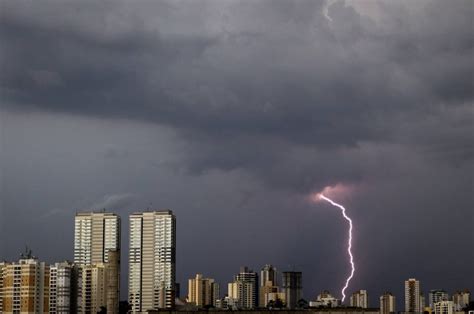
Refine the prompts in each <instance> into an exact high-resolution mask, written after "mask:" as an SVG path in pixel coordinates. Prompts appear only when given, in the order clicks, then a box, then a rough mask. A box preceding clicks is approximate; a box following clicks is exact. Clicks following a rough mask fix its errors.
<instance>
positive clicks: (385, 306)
mask: <svg viewBox="0 0 474 314" xmlns="http://www.w3.org/2000/svg"><path fill="white" fill-rule="evenodd" d="M391 313H395V296H393V295H392V294H391V293H390V292H385V293H384V294H383V295H381V296H380V314H391Z"/></svg>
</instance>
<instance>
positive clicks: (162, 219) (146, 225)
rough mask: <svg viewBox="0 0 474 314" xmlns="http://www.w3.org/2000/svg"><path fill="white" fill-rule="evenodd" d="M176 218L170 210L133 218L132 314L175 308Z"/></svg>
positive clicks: (130, 255)
mask: <svg viewBox="0 0 474 314" xmlns="http://www.w3.org/2000/svg"><path fill="white" fill-rule="evenodd" d="M175 281H176V217H175V216H174V215H173V212H172V211H171V210H164V211H150V212H143V213H134V214H132V215H130V251H129V281H128V284H129V287H128V294H129V295H128V298H129V303H130V305H131V307H132V312H134V313H137V312H146V311H147V310H154V309H160V308H173V307H174V305H175Z"/></svg>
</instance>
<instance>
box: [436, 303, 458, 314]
mask: <svg viewBox="0 0 474 314" xmlns="http://www.w3.org/2000/svg"><path fill="white" fill-rule="evenodd" d="M434 313H435V314H453V313H454V302H453V301H440V302H437V303H435V304H434Z"/></svg>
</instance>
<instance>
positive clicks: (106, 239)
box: [74, 212, 120, 265]
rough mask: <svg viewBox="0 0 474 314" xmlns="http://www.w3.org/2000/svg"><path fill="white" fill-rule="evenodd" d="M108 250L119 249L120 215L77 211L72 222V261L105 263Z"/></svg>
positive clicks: (87, 263)
mask: <svg viewBox="0 0 474 314" xmlns="http://www.w3.org/2000/svg"><path fill="white" fill-rule="evenodd" d="M109 250H120V217H119V216H118V215H116V214H114V213H106V212H88V213H77V214H76V217H75V223H74V263H75V264H77V265H91V264H95V263H106V262H107V261H108V251H109Z"/></svg>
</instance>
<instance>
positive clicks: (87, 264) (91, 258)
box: [74, 212, 121, 313]
mask: <svg viewBox="0 0 474 314" xmlns="http://www.w3.org/2000/svg"><path fill="white" fill-rule="evenodd" d="M120 237H121V219H120V217H119V216H118V215H116V214H114V213H110V212H84V213H77V214H76V216H75V222H74V263H75V265H77V266H78V268H79V269H78V275H77V280H78V283H77V287H78V291H77V295H78V298H77V304H78V308H77V311H78V313H91V311H92V312H93V313H96V312H94V311H100V309H101V308H102V307H104V308H106V309H107V313H118V298H119V295H120V271H119V270H120V244H121V243H120ZM112 277H113V278H112Z"/></svg>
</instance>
